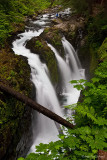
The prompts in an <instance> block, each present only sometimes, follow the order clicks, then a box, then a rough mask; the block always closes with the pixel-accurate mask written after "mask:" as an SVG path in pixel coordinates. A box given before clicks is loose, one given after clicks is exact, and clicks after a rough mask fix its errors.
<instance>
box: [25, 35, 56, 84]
mask: <svg viewBox="0 0 107 160" xmlns="http://www.w3.org/2000/svg"><path fill="white" fill-rule="evenodd" d="M26 47H27V48H29V49H30V50H31V52H33V53H36V54H39V55H40V58H41V61H42V62H45V63H46V64H47V67H48V69H49V72H50V77H51V80H52V82H53V83H54V84H55V83H57V82H58V71H57V63H56V58H55V55H54V53H53V52H52V51H51V49H50V48H49V47H48V46H47V43H46V42H45V41H44V40H43V39H42V38H41V37H36V38H32V39H31V40H30V41H28V42H27V45H26Z"/></svg>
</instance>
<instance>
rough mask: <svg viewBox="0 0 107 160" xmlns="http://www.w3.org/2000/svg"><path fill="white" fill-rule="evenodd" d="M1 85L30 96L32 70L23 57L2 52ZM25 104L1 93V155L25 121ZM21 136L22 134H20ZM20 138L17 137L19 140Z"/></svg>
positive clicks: (0, 60) (0, 59) (0, 64)
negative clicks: (21, 122)
mask: <svg viewBox="0 0 107 160" xmlns="http://www.w3.org/2000/svg"><path fill="white" fill-rule="evenodd" d="M0 83H2V84H4V85H9V86H11V87H13V88H14V89H15V90H17V91H19V92H21V93H23V94H25V95H29V94H30V93H31V83H30V68H29V66H28V64H27V61H26V60H25V59H24V58H22V57H21V56H17V55H14V54H13V53H11V52H7V51H6V50H2V51H0ZM24 111H25V104H23V103H22V102H20V101H18V100H16V99H15V98H13V97H12V96H10V95H7V94H4V93H3V92H0V155H1V157H2V156H3V155H4V154H5V153H6V150H7V148H8V147H9V145H10V143H11V140H12V138H13V136H14V135H15V134H17V135H19V133H16V131H17V128H18V125H19V123H20V121H22V119H23V115H24ZM20 134H21V133H20ZM18 138H19V137H18V136H17V139H18Z"/></svg>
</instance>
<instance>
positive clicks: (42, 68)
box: [13, 30, 63, 152]
mask: <svg viewBox="0 0 107 160" xmlns="http://www.w3.org/2000/svg"><path fill="white" fill-rule="evenodd" d="M42 32H43V30H39V31H38V32H37V31H35V32H31V31H28V32H25V33H22V34H20V35H19V36H20V39H17V40H16V41H14V42H13V51H14V52H15V53H16V54H18V55H23V56H26V57H27V58H28V63H29V65H30V67H31V80H32V82H33V83H34V85H35V87H36V97H35V98H36V101H37V102H38V103H39V104H41V105H43V106H45V107H48V109H50V110H52V111H53V112H55V113H57V114H58V115H60V116H63V114H62V111H61V108H60V105H59V102H58V99H57V96H56V93H55V90H54V88H53V86H52V84H51V81H50V79H49V77H48V74H47V73H48V72H49V71H48V68H47V66H46V65H44V64H43V63H42V62H41V61H40V59H39V56H38V55H36V54H33V53H31V52H30V51H29V50H28V49H26V48H25V42H26V40H27V39H31V38H32V37H33V36H34V35H35V36H39V35H40V34H41V33H42ZM38 134H39V135H38ZM33 135H34V136H33V138H34V139H33V140H34V143H33V146H32V147H31V150H30V152H34V151H35V145H38V144H39V143H41V142H42V143H49V142H50V141H56V140H58V137H57V135H58V130H57V128H56V125H55V123H54V121H52V120H50V119H48V118H47V117H45V116H43V115H42V114H39V113H37V112H36V111H34V113H33Z"/></svg>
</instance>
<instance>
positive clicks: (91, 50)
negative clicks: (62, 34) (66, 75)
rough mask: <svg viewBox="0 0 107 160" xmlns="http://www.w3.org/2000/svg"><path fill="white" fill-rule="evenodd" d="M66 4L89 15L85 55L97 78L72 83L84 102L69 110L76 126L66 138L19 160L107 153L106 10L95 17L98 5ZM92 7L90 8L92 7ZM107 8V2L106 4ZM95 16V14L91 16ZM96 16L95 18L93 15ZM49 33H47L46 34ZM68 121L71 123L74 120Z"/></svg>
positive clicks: (76, 159) (73, 159) (88, 158)
mask: <svg viewBox="0 0 107 160" xmlns="http://www.w3.org/2000/svg"><path fill="white" fill-rule="evenodd" d="M63 2H64V3H66V4H67V5H71V4H72V7H74V8H75V9H76V12H77V13H79V14H82V15H85V16H86V15H87V17H86V19H87V22H86V37H85V41H86V42H85V44H84V48H85V49H86V51H87V50H88V52H85V54H91V60H90V62H91V65H90V69H91V72H93V73H94V74H93V76H94V77H93V78H92V79H91V80H90V82H87V81H84V80H80V81H71V83H75V86H74V87H75V88H77V89H78V90H81V89H82V94H83V98H82V102H81V103H80V102H78V103H77V104H75V105H71V106H68V107H69V108H71V109H74V106H75V112H76V114H74V115H73V116H74V119H75V123H76V126H75V128H74V129H68V130H65V132H66V134H65V135H64V134H62V135H59V138H60V140H59V141H57V142H51V143H49V144H40V145H39V146H37V147H36V149H37V150H36V153H31V154H29V155H28V156H27V157H26V158H25V159H24V158H19V159H18V160H36V159H37V160H42V159H44V160H45V159H47V160H53V159H55V160H62V159H63V160H83V159H84V160H95V159H97V158H98V150H104V151H107V37H106V36H107V25H106V24H107V23H106V22H107V21H106V20H107V19H106V18H107V17H106V14H105V12H106V9H105V8H106V7H105V6H103V5H102V6H101V4H102V1H99V2H100V4H99V5H100V7H101V8H102V9H101V8H100V11H99V9H98V8H97V9H98V13H94V11H95V10H94V9H95V8H94V7H95V6H94V5H98V4H97V3H95V2H97V1H85V0H82V1H81V3H80V1H78V0H75V1H74V0H69V1H65V0H63ZM89 3H90V5H89ZM103 3H104V4H105V5H106V1H103ZM91 13H92V14H91ZM93 13H94V14H93ZM45 32H46V33H47V30H46V31H45ZM84 87H86V89H84ZM68 119H69V120H70V121H71V119H70V117H68ZM63 130H64V128H63Z"/></svg>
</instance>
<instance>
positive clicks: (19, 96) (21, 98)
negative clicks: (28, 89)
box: [0, 83, 74, 129]
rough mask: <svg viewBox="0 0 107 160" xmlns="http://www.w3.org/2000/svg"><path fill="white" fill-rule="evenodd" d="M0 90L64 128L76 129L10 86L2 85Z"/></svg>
mask: <svg viewBox="0 0 107 160" xmlns="http://www.w3.org/2000/svg"><path fill="white" fill-rule="evenodd" d="M0 90H1V91H2V92H5V93H8V94H10V95H12V96H13V97H15V98H16V99H18V100H19V101H21V102H24V103H25V104H27V105H28V106H30V107H31V108H33V109H34V110H36V111H38V112H40V113H42V114H43V115H45V116H47V117H48V118H50V119H52V120H54V121H56V122H58V123H60V124H62V125H63V126H65V127H68V128H71V129H72V128H73V127H74V125H73V124H71V123H70V122H68V121H66V120H65V119H63V118H62V117H60V116H58V115H57V114H55V113H54V112H52V111H50V110H49V109H47V108H45V107H43V106H41V105H40V104H37V103H36V102H34V101H33V100H32V99H31V98H28V97H27V96H25V95H23V94H21V93H19V92H17V91H15V90H14V89H12V88H10V87H9V86H5V85H3V84H1V83H0Z"/></svg>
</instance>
